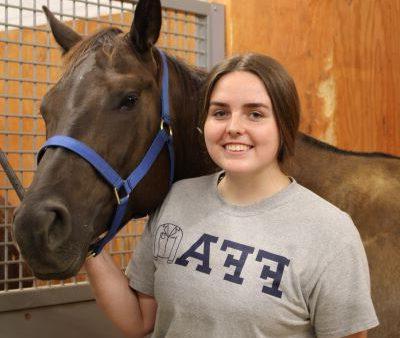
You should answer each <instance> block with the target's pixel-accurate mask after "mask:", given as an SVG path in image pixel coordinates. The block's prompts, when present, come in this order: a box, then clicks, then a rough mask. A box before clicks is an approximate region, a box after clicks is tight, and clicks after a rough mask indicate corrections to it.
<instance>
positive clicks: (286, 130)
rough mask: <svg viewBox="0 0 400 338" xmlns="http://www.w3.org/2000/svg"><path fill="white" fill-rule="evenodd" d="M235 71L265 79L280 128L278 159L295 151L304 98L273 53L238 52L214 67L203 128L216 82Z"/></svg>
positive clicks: (206, 84) (208, 81) (207, 90)
mask: <svg viewBox="0 0 400 338" xmlns="http://www.w3.org/2000/svg"><path fill="white" fill-rule="evenodd" d="M235 71H245V72H250V73H253V74H255V75H257V76H258V77H259V78H260V80H261V81H262V82H263V83H264V86H265V88H266V90H267V93H268V96H269V97H270V99H271V103H272V109H273V112H274V114H275V119H276V121H277V125H278V129H279V135H280V143H281V145H280V148H279V151H278V161H279V162H282V161H283V160H284V159H285V158H286V157H287V156H292V155H293V154H294V143H295V139H296V134H297V131H298V128H299V121H300V101H299V96H298V94H297V89H296V85H295V84H294V81H293V79H292V77H291V76H290V75H289V74H288V72H287V71H286V69H285V68H284V67H283V66H282V65H281V64H280V63H279V62H278V61H276V60H274V59H273V58H271V57H269V56H266V55H261V54H254V53H250V54H244V55H238V56H234V57H231V58H229V59H227V60H224V61H223V62H221V63H220V64H218V65H216V66H215V67H214V68H213V69H212V70H211V72H210V74H209V75H208V77H207V80H206V83H205V90H204V94H205V95H204V101H203V102H204V104H203V109H202V112H201V116H200V128H201V129H204V123H205V121H206V118H207V114H208V109H209V104H210V97H211V94H212V92H213V90H214V87H215V85H216V83H217V82H218V80H219V79H220V78H221V77H222V76H224V75H225V74H228V73H231V72H235Z"/></svg>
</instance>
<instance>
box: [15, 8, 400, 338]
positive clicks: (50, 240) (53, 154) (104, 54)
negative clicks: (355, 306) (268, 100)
mask: <svg viewBox="0 0 400 338" xmlns="http://www.w3.org/2000/svg"><path fill="white" fill-rule="evenodd" d="M45 12H46V15H47V17H48V20H49V23H50V26H51V29H52V32H53V35H54V37H55V39H56V41H57V42H58V44H59V45H60V46H61V47H62V49H63V51H64V53H65V56H64V60H65V72H64V74H63V76H62V78H61V79H60V81H59V82H58V83H57V84H56V85H55V86H54V87H53V88H52V89H51V90H50V91H49V92H48V93H47V94H46V96H45V97H44V98H43V102H42V105H41V113H42V115H43V118H44V120H45V123H46V129H47V137H51V136H53V135H55V134H61V135H67V136H71V137H73V138H75V139H78V140H80V141H82V142H84V143H86V144H87V145H88V146H90V147H91V148H93V149H94V150H95V151H96V152H97V153H98V154H100V155H101V156H102V157H103V158H104V159H106V160H107V161H108V163H110V164H111V165H112V166H113V168H115V169H116V170H117V171H118V172H119V174H120V175H121V176H122V177H126V176H127V175H128V174H129V173H130V172H131V171H132V170H133V168H135V167H136V165H137V164H138V163H139V162H140V160H141V158H142V157H143V155H144V153H145V152H146V150H147V148H148V147H149V145H150V143H151V142H152V139H153V137H154V136H155V135H156V133H157V131H158V129H159V128H160V115H159V114H160V113H159V112H160V85H161V82H160V75H161V74H160V73H161V69H160V64H161V62H160V55H159V53H158V51H157V50H156V49H155V48H154V44H155V43H156V41H157V39H158V36H159V32H160V27H161V9H160V3H159V1H146V0H141V1H139V3H138V5H137V8H136V11H135V18H134V21H133V24H132V27H131V30H130V32H129V33H128V34H123V33H122V32H121V31H120V30H118V29H105V30H102V31H100V32H98V33H97V34H95V35H93V36H90V37H88V38H85V39H83V38H82V37H81V36H80V35H78V34H77V33H75V32H74V31H73V30H71V29H70V28H68V27H67V26H65V25H64V24H62V23H61V22H59V21H58V20H57V19H55V17H54V16H53V15H52V14H51V13H50V12H49V11H48V10H47V9H46V8H45ZM168 67H169V72H170V114H171V116H172V130H173V134H174V148H175V168H176V171H175V180H180V179H183V178H188V177H194V176H199V175H203V174H207V173H211V172H213V171H215V170H216V168H215V167H214V166H213V165H212V164H211V162H210V159H209V158H208V155H207V153H206V152H205V150H204V147H203V143H202V140H201V135H199V133H198V132H197V126H198V118H199V109H200V107H201V96H202V95H201V88H202V84H203V82H204V77H205V74H204V73H203V72H201V71H199V70H196V69H193V68H190V67H188V66H186V65H185V64H184V63H182V62H180V61H178V60H176V59H175V58H173V57H171V56H168ZM285 170H287V172H288V174H290V175H292V176H294V177H295V178H296V179H297V180H298V181H299V182H300V183H301V184H303V185H305V186H306V187H308V188H310V189H312V190H314V191H315V192H316V193H318V194H319V195H321V196H323V197H325V198H326V199H328V200H330V201H331V202H332V203H334V204H336V205H338V206H339V207H341V208H342V209H343V210H345V211H347V212H348V213H349V214H350V215H351V216H352V217H353V219H354V221H355V223H356V224H357V226H358V228H359V231H360V233H361V235H362V237H363V240H364V243H365V247H366V250H367V254H368V258H369V262H370V266H371V275H372V294H373V299H374V303H375V306H376V309H377V312H378V317H379V318H380V321H381V326H380V327H379V328H378V329H376V330H373V331H372V332H371V336H373V337H374V336H375V337H394V336H395V335H396V334H397V333H398V332H400V323H399V321H398V318H400V304H399V303H398V299H399V297H400V284H399V282H398V281H399V278H400V275H399V274H400V269H399V267H400V247H399V243H398V240H397V239H398V238H399V237H398V236H397V235H398V234H399V222H400V221H399V219H400V202H399V199H398V196H396V195H395V193H398V192H399V191H400V160H399V159H398V158H394V157H391V156H387V155H381V154H358V153H352V152H345V151H340V150H338V149H336V148H333V147H331V146H328V145H326V144H323V143H320V142H318V141H316V140H314V139H312V138H310V137H308V136H305V135H303V134H300V135H299V138H298V142H297V149H296V156H295V158H294V159H292V161H291V162H290V163H286V164H285ZM168 174H169V158H168V153H167V150H166V149H164V150H163V152H162V153H161V154H160V155H159V157H158V158H157V160H156V162H155V163H154V164H153V166H152V167H151V170H150V171H149V172H148V174H147V175H146V176H145V178H144V179H143V180H142V181H141V182H140V183H139V185H138V186H137V187H136V188H135V190H134V192H133V193H132V195H131V196H130V201H129V205H128V212H127V215H126V216H125V219H124V221H127V220H128V219H130V218H131V217H132V216H133V215H134V214H136V213H141V214H143V213H149V212H151V211H152V210H154V209H155V208H156V207H157V206H158V205H159V204H160V203H161V201H162V200H163V198H164V196H165V195H166V193H167V191H168ZM115 206H116V200H115V197H114V194H113V191H112V190H111V189H110V187H109V186H108V185H107V184H106V182H105V181H104V180H103V179H102V178H101V177H100V175H99V174H98V173H97V172H96V171H95V170H94V169H93V168H92V167H91V165H90V164H88V162H86V161H85V160H83V159H82V158H80V157H79V156H77V155H75V154H74V153H72V152H69V151H67V150H64V149H62V148H49V149H48V150H47V151H46V153H45V154H44V156H43V158H42V160H41V162H40V164H39V166H38V169H37V172H36V175H35V177H34V180H33V182H32V185H31V187H30V188H29V190H28V192H27V193H26V195H25V197H24V200H23V202H22V204H21V206H20V207H19V209H18V210H17V212H16V215H15V221H14V235H15V238H16V240H17V242H18V245H19V246H20V249H21V252H22V254H23V256H24V257H25V258H26V260H27V261H28V263H29V265H30V266H31V267H32V269H33V271H34V273H35V275H36V276H37V277H39V278H42V279H51V278H58V279H62V278H67V277H70V276H73V275H74V274H76V273H77V272H78V270H79V268H80V267H81V266H82V264H83V262H84V260H85V258H86V254H87V251H88V248H89V245H90V243H91V242H92V241H93V240H94V239H96V238H97V237H98V236H99V235H100V234H101V233H103V232H104V231H105V230H106V224H109V222H110V220H111V218H112V215H113V212H114V210H115Z"/></svg>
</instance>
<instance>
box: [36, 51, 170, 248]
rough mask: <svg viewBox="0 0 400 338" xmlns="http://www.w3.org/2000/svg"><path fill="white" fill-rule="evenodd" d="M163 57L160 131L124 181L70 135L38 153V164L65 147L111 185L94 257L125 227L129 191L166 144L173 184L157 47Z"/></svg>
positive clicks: (165, 100) (166, 101)
mask: <svg viewBox="0 0 400 338" xmlns="http://www.w3.org/2000/svg"><path fill="white" fill-rule="evenodd" d="M158 52H159V53H160V55H161V59H162V85H161V124H160V130H159V131H158V133H157V135H156V137H155V138H154V140H153V142H152V144H151V146H150V148H149V149H148V150H147V152H146V154H145V156H144V157H143V159H142V161H141V162H140V163H139V165H138V166H137V167H136V168H135V169H134V170H133V171H132V173H131V174H130V175H129V176H128V178H127V179H126V180H124V179H122V178H121V177H120V176H119V175H118V173H117V172H116V171H115V170H114V169H113V168H112V167H111V166H110V165H109V164H108V163H107V162H106V161H105V160H104V159H103V158H102V157H101V156H100V155H99V154H97V153H96V152H95V151H94V150H93V149H91V148H90V147H88V146H87V145H86V144H84V143H83V142H80V141H78V140H76V139H74V138H72V137H69V136H64V135H56V136H53V137H51V138H49V139H48V140H47V141H46V143H45V144H44V145H43V146H42V148H41V149H40V150H39V152H38V156H37V159H38V163H39V161H40V159H41V158H42V156H43V155H44V153H45V151H46V149H47V148H50V147H61V148H65V149H68V150H70V151H72V152H74V153H75V154H77V155H79V156H80V157H82V158H83V159H85V160H86V161H88V162H89V163H90V164H91V165H92V166H93V167H94V168H95V169H96V170H97V171H98V172H99V173H100V174H101V175H102V176H103V178H104V179H105V180H106V181H107V182H108V183H109V184H110V185H111V186H112V187H113V188H114V193H115V196H116V199H117V203H118V206H117V210H116V212H115V215H114V219H113V221H112V223H111V226H110V227H108V231H107V233H106V234H105V235H104V237H102V238H100V239H98V240H97V241H96V242H95V243H94V244H91V245H90V247H89V254H92V255H93V256H96V255H98V254H99V253H100V252H101V250H102V249H103V247H104V246H105V245H106V244H107V243H108V242H109V241H110V240H111V239H113V238H114V236H115V235H116V233H117V232H118V231H119V230H120V229H121V228H122V227H123V226H124V224H121V222H122V218H123V217H124V215H125V211H126V207H127V205H128V200H129V196H130V193H131V192H132V191H133V189H134V188H135V187H136V185H137V184H138V183H139V182H140V181H141V179H142V178H143V177H144V176H145V175H146V174H147V172H148V171H149V169H150V167H151V166H152V164H153V163H154V161H155V160H156V158H157V157H158V155H159V153H160V152H161V150H162V149H163V148H164V146H165V145H167V146H168V150H169V159H170V177H169V183H170V185H171V184H172V181H173V179H174V149H173V142H172V131H171V127H170V124H171V118H170V115H169V112H168V109H169V91H168V80H169V77H168V64H167V59H166V56H165V54H164V53H163V52H162V51H161V50H158Z"/></svg>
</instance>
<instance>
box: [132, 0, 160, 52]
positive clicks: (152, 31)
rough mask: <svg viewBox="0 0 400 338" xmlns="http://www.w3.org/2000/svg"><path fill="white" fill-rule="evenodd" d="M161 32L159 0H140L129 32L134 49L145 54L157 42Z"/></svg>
mask: <svg viewBox="0 0 400 338" xmlns="http://www.w3.org/2000/svg"><path fill="white" fill-rule="evenodd" d="M160 30H161V3H160V0H140V1H139V3H138V4H137V6H136V10H135V17H134V19H133V23H132V26H131V30H130V33H129V34H130V38H131V40H132V43H133V46H134V47H135V49H136V50H137V51H138V52H139V53H141V54H143V53H146V52H147V51H148V50H149V49H150V48H151V47H152V46H153V45H154V44H155V43H156V42H157V40H158V37H159V35H160Z"/></svg>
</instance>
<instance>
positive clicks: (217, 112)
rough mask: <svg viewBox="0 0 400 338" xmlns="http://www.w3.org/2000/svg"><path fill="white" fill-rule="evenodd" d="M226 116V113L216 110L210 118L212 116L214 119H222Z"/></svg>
mask: <svg viewBox="0 0 400 338" xmlns="http://www.w3.org/2000/svg"><path fill="white" fill-rule="evenodd" d="M225 115H226V112H225V111H223V110H221V109H218V110H215V111H214V112H213V113H212V116H214V117H217V118H218V117H224V116H225Z"/></svg>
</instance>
